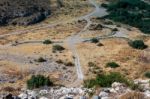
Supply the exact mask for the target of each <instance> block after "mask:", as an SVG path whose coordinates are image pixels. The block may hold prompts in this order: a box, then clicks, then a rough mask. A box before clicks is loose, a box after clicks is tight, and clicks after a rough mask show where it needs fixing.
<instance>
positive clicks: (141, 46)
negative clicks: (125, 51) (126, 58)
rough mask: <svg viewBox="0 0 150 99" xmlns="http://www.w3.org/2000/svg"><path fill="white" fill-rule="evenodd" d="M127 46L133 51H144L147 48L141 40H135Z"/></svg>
mask: <svg viewBox="0 0 150 99" xmlns="http://www.w3.org/2000/svg"><path fill="white" fill-rule="evenodd" d="M129 45H130V46H131V47H133V48H135V49H141V50H143V49H145V48H147V47H148V46H147V45H145V44H144V42H143V41H142V40H135V41H131V42H129Z"/></svg>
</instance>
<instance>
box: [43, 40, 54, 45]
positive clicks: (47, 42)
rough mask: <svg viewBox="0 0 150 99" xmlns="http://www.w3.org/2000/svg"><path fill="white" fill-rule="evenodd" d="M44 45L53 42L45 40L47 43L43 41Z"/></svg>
mask: <svg viewBox="0 0 150 99" xmlns="http://www.w3.org/2000/svg"><path fill="white" fill-rule="evenodd" d="M43 44H52V41H51V40H45V41H43Z"/></svg>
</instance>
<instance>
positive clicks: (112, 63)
mask: <svg viewBox="0 0 150 99" xmlns="http://www.w3.org/2000/svg"><path fill="white" fill-rule="evenodd" d="M106 67H111V68H117V67H119V65H118V64H117V63H116V62H108V63H107V64H106Z"/></svg>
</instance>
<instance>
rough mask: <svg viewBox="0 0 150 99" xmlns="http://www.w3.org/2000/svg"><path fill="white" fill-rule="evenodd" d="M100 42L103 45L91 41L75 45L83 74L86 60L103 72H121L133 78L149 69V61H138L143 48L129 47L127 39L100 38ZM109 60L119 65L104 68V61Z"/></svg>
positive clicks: (138, 76) (86, 67)
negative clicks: (99, 45)
mask: <svg viewBox="0 0 150 99" xmlns="http://www.w3.org/2000/svg"><path fill="white" fill-rule="evenodd" d="M101 43H102V44H103V45H104V46H101V47H98V46H96V44H91V43H82V44H79V45H78V46H77V48H78V52H79V55H80V60H81V66H82V67H83V68H84V69H83V70H84V72H85V74H88V62H94V63H95V64H96V65H97V66H99V67H101V68H102V69H103V70H104V71H105V72H121V73H122V74H124V75H126V76H127V77H129V78H134V79H136V78H142V77H143V73H144V72H145V71H147V70H150V68H149V65H150V64H149V63H145V62H141V61H139V56H140V55H142V54H143V50H136V49H133V48H131V47H130V46H129V45H128V43H127V41H125V40H123V39H116V38H115V39H105V40H101ZM146 43H147V42H146ZM87 53H88V54H87ZM144 53H145V54H148V53H149V51H146V50H145V52H144ZM111 61H114V62H117V63H118V64H119V65H120V67H118V68H115V69H111V68H106V67H105V66H106V63H107V62H111Z"/></svg>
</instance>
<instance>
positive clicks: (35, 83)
mask: <svg viewBox="0 0 150 99" xmlns="http://www.w3.org/2000/svg"><path fill="white" fill-rule="evenodd" d="M52 85H53V83H52V81H51V80H50V79H49V77H44V76H43V75H37V76H35V75H33V76H32V77H31V78H30V79H29V80H28V81H27V87H28V88H29V89H34V88H39V87H43V86H52Z"/></svg>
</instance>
